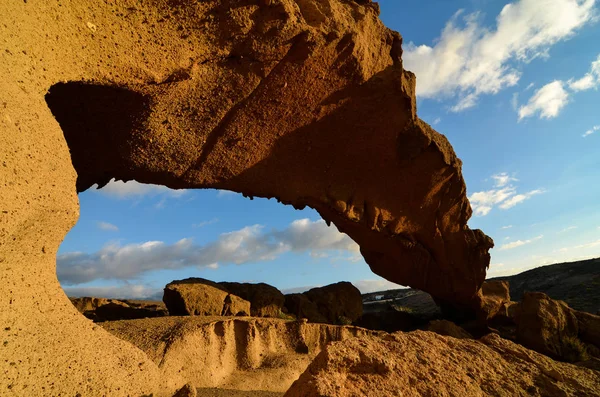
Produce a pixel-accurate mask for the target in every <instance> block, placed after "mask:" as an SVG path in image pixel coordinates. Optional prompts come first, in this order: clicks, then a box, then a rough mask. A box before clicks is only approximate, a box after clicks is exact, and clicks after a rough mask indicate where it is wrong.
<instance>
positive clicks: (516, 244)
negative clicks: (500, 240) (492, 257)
mask: <svg viewBox="0 0 600 397" xmlns="http://www.w3.org/2000/svg"><path fill="white" fill-rule="evenodd" d="M542 238H544V236H543V235H540V236H537V237H534V238H532V239H529V240H517V241H513V242H511V243H506V244H503V245H501V246H500V248H499V250H500V251H505V250H511V249H514V248H517V247H521V246H523V245H526V244H531V243H533V242H535V241H538V240H541V239H542Z"/></svg>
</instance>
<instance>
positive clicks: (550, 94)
mask: <svg viewBox="0 0 600 397" xmlns="http://www.w3.org/2000/svg"><path fill="white" fill-rule="evenodd" d="M568 102H569V94H568V93H567V91H566V90H565V88H564V85H563V82H562V81H560V80H555V81H553V82H552V83H549V84H546V85H545V86H543V87H542V88H540V89H539V90H537V91H536V92H535V94H533V96H532V97H531V98H530V99H529V101H528V102H527V104H526V105H523V106H521V107H520V108H519V120H522V119H524V118H526V117H531V116H534V115H536V114H538V115H539V117H540V118H543V119H551V118H554V117H556V116H558V114H559V113H560V111H561V110H562V109H563V108H564V107H565V106H566V105H567V103H568Z"/></svg>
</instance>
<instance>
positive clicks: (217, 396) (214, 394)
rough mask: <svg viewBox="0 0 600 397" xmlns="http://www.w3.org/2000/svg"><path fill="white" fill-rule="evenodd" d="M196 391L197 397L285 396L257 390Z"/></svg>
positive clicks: (207, 389) (204, 389) (202, 389)
mask: <svg viewBox="0 0 600 397" xmlns="http://www.w3.org/2000/svg"><path fill="white" fill-rule="evenodd" d="M196 390H197V391H198V396H199V397H200V396H202V397H279V396H283V395H284V394H285V393H277V392H270V391H259V390H254V391H244V390H231V389H218V388H198V389H196Z"/></svg>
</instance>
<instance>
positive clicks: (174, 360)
mask: <svg viewBox="0 0 600 397" xmlns="http://www.w3.org/2000/svg"><path fill="white" fill-rule="evenodd" d="M101 325H102V327H104V328H105V329H106V330H108V331H109V332H110V333H112V334H114V335H116V336H118V337H119V338H121V339H124V340H126V341H128V342H130V343H132V344H133V345H135V346H137V347H139V348H140V349H142V350H143V351H144V352H145V353H146V354H147V355H148V357H150V358H151V359H152V360H153V361H154V362H155V363H156V364H157V365H158V367H159V369H160V371H161V375H160V376H161V377H163V378H165V379H170V380H171V381H172V382H174V383H176V384H184V383H187V384H190V385H192V386H194V387H198V388H205V389H208V388H221V389H224V390H223V391H222V394H218V395H223V396H229V395H231V394H229V393H227V391H226V390H236V391H238V393H239V394H236V395H240V396H242V395H244V396H246V395H253V394H252V393H251V391H262V392H277V393H283V392H285V391H286V390H287V389H288V388H289V387H290V386H291V384H292V383H293V382H294V381H295V380H296V379H298V377H299V376H300V374H302V373H303V372H304V371H305V370H306V368H307V367H308V365H309V364H310V362H311V361H312V360H313V359H314V358H315V357H316V355H317V354H318V353H319V352H321V350H323V349H324V348H325V346H326V345H327V344H329V343H331V342H333V341H342V340H346V339H351V338H355V337H360V338H362V337H363V336H365V335H377V334H381V333H377V332H374V331H368V330H366V329H362V328H358V327H348V326H335V325H329V324H311V323H307V322H305V321H284V320H280V319H273V318H247V317H240V318H231V317H229V318H223V317H200V316H196V317H161V318H151V319H145V320H133V321H113V322H106V323H101ZM243 391H246V393H243ZM199 394H200V395H202V393H199ZM232 394H233V393H232ZM265 394H266V393H265ZM208 395H212V394H208Z"/></svg>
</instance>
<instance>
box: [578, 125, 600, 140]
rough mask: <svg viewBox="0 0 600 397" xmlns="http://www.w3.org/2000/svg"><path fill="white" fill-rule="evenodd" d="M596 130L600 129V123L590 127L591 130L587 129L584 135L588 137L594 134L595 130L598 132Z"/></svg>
mask: <svg viewBox="0 0 600 397" xmlns="http://www.w3.org/2000/svg"><path fill="white" fill-rule="evenodd" d="M596 131H600V125H595V126H593V127H592V128H590V129H589V130H587V131H586V132H585V133H584V134H583V135H582V137H584V138H586V137H588V136H590V135H592V134H593V133H594V132H596Z"/></svg>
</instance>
